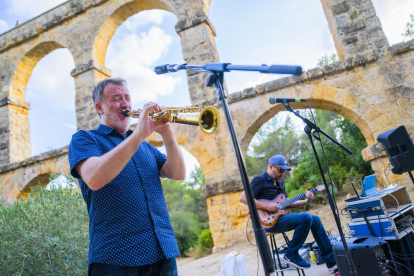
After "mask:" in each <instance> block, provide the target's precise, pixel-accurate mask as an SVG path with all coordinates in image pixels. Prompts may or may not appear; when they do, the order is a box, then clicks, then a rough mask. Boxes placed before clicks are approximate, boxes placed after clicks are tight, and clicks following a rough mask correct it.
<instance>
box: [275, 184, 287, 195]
mask: <svg viewBox="0 0 414 276" xmlns="http://www.w3.org/2000/svg"><path fill="white" fill-rule="evenodd" d="M276 183H277V187H278V189H279V190H281V191H282V193H284V194H285V196H286V197H287V193H286V191H285V189H284V188H283V187H282V185H280V181H276Z"/></svg>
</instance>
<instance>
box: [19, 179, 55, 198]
mask: <svg viewBox="0 0 414 276" xmlns="http://www.w3.org/2000/svg"><path fill="white" fill-rule="evenodd" d="M49 177H50V176H49V174H48V173H45V174H41V175H38V176H36V177H35V178H33V179H32V180H30V181H29V183H27V185H26V186H25V188H24V189H23V190H22V191H21V192H20V195H19V198H28V197H29V193H30V190H31V188H33V187H34V186H36V185H38V184H39V183H40V184H41V185H42V188H45V187H46V186H47V184H49V182H50V181H49Z"/></svg>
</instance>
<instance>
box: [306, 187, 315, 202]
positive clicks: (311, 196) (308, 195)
mask: <svg viewBox="0 0 414 276" xmlns="http://www.w3.org/2000/svg"><path fill="white" fill-rule="evenodd" d="M305 195H306V198H307V199H308V203H311V202H312V200H313V198H314V196H315V195H314V194H313V193H312V192H310V191H308V190H306V191H305Z"/></svg>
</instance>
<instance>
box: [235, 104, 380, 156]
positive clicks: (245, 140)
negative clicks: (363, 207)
mask: <svg viewBox="0 0 414 276" xmlns="http://www.w3.org/2000/svg"><path fill="white" fill-rule="evenodd" d="M308 102H309V104H310V106H311V107H312V108H313V109H323V110H327V111H332V112H334V113H337V114H339V115H341V116H342V117H344V118H346V119H348V120H350V121H351V122H353V123H354V124H355V125H356V126H357V127H358V129H359V130H360V131H361V133H362V134H363V135H364V137H365V140H366V142H367V145H371V144H373V143H375V140H374V136H373V132H372V131H371V129H369V127H368V124H367V122H366V121H365V120H364V119H363V118H361V117H360V115H359V114H357V113H356V112H355V110H352V109H348V108H346V107H344V106H340V105H338V104H337V103H336V102H333V101H330V100H315V99H309V100H308ZM291 106H292V108H293V109H306V108H308V106H307V104H305V103H293V104H291ZM284 110H285V108H284V107H283V105H282V104H277V105H272V106H269V109H267V110H265V111H264V112H263V113H262V114H260V115H259V116H258V118H256V120H255V121H254V122H253V123H252V124H250V126H249V128H248V129H247V131H246V133H245V134H244V136H243V137H242V138H241V150H242V152H243V155H244V156H245V155H246V153H247V148H248V147H249V144H250V142H251V140H252V139H253V136H254V135H255V134H256V133H257V131H258V130H259V129H260V128H261V127H262V126H263V125H264V124H265V123H266V122H267V121H268V120H270V119H271V118H272V117H273V116H275V115H276V114H277V113H279V112H280V111H284ZM292 116H294V115H293V114H292ZM304 126H305V125H304Z"/></svg>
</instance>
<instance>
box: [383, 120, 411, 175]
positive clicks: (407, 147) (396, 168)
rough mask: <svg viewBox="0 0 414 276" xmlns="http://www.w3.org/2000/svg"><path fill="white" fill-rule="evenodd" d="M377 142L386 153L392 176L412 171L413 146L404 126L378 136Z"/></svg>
mask: <svg viewBox="0 0 414 276" xmlns="http://www.w3.org/2000/svg"><path fill="white" fill-rule="evenodd" d="M377 140H378V142H380V143H381V144H382V146H383V147H384V149H385V151H386V152H387V155H388V158H389V159H390V162H391V165H392V168H391V171H392V172H393V173H394V174H403V173H405V172H410V171H412V170H414V145H413V141H412V140H411V138H410V135H408V132H407V130H406V129H405V126H400V127H397V128H396V129H393V130H390V131H387V132H385V133H383V134H380V135H378V138H377Z"/></svg>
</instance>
